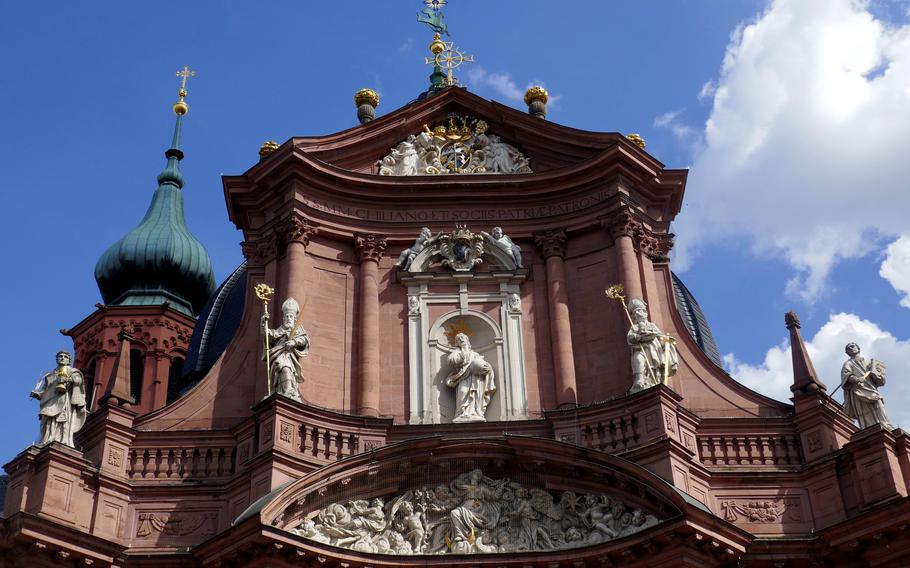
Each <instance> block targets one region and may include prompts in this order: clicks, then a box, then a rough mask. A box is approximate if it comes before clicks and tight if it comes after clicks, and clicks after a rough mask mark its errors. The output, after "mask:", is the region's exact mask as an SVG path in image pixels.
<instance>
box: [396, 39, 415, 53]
mask: <svg viewBox="0 0 910 568" xmlns="http://www.w3.org/2000/svg"><path fill="white" fill-rule="evenodd" d="M413 47H414V38H412V37H409V38H408V39H406V40H405V41H404V43H402V44H401V45H399V46H398V53H409V52H410V51H411V49H413Z"/></svg>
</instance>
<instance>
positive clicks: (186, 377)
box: [175, 262, 246, 394]
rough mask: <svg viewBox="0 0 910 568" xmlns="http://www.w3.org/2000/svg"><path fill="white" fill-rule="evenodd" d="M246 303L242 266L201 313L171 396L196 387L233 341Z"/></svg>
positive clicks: (244, 278)
mask: <svg viewBox="0 0 910 568" xmlns="http://www.w3.org/2000/svg"><path fill="white" fill-rule="evenodd" d="M245 302H246V262H243V263H242V264H241V265H240V266H238V267H237V268H236V269H235V270H234V272H233V273H231V275H230V276H228V278H227V280H225V281H224V282H223V283H222V284H221V286H220V287H219V288H218V290H217V291H216V292H215V293H214V294H213V295H212V297H211V299H210V300H209V302H208V304H206V306H205V307H204V308H203V309H202V313H201V314H199V318H198V319H197V320H196V327H195V328H194V329H193V336H192V337H191V338H190V345H189V348H188V349H187V354H186V362H185V363H184V364H183V376H182V377H181V379H180V386H179V387H178V388H177V392H176V393H175V394H180V393H182V392H185V391H186V390H187V389H189V388H190V387H192V386H193V385H194V384H196V383H197V382H198V381H199V379H201V378H202V377H203V376H205V374H206V373H207V372H208V370H209V369H211V368H212V365H214V364H215V361H217V360H218V358H219V357H221V354H222V353H224V350H225V349H226V348H227V346H228V343H230V342H231V339H233V338H234V334H235V333H236V332H237V328H238V327H239V326H240V318H241V317H242V316H243V308H244V304H245Z"/></svg>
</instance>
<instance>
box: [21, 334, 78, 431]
mask: <svg viewBox="0 0 910 568" xmlns="http://www.w3.org/2000/svg"><path fill="white" fill-rule="evenodd" d="M71 362H72V356H71V355H70V354H69V352H68V351H59V352H57V368H56V369H54V370H53V371H51V372H49V373H46V374H45V375H44V376H42V377H41V379H39V380H38V384H37V385H35V388H34V390H32V392H31V396H32V397H33V398H37V399H38V400H39V401H40V403H41V410H40V412H39V413H38V418H39V419H40V420H41V441H40V442H39V445H42V446H44V445H46V444H49V443H51V442H60V443H61V444H64V445H67V446H69V447H71V448H74V447H75V445H74V444H73V434H75V433H76V432H78V431H79V429H80V428H82V425H83V424H84V423H85V416H86V413H87V410H86V404H85V380H84V378H83V377H82V373H81V372H80V371H79V370H78V369H74V368H73V367H70V363H71Z"/></svg>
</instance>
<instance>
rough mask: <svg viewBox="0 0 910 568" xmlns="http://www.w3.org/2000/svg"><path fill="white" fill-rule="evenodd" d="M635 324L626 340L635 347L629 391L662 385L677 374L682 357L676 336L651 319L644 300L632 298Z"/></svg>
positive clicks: (632, 347)
mask: <svg viewBox="0 0 910 568" xmlns="http://www.w3.org/2000/svg"><path fill="white" fill-rule="evenodd" d="M629 315H630V317H631V318H632V327H631V328H629V333H627V334H626V341H627V342H628V343H629V347H630V348H631V349H632V388H630V389H629V392H630V393H633V392H638V391H640V390H644V389H647V388H651V387H653V386H656V385H659V384H661V383H663V382H664V381H666V380H667V379H668V378H669V377H671V376H673V375H675V374H676V370H677V369H678V367H679V357H678V355H677V353H676V345H675V342H674V339H673V338H672V337H671V336H669V335H667V334H665V333H663V332H662V331H660V328H658V327H657V326H656V325H655V324H654V323H653V322H651V321H648V305H647V304H646V303H645V302H644V300H639V299H638V298H633V299H631V300H629Z"/></svg>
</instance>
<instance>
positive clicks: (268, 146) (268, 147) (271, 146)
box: [259, 140, 279, 159]
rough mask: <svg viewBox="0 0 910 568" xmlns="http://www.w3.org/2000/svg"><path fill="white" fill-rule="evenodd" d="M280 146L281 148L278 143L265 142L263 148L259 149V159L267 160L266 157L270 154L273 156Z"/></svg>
mask: <svg viewBox="0 0 910 568" xmlns="http://www.w3.org/2000/svg"><path fill="white" fill-rule="evenodd" d="M278 146H279V144H278V142H275V141H274V140H266V141H265V142H263V143H262V146H261V147H260V148H259V158H260V159H262V158H265V157H266V156H268V155H269V154H271V153H272V152H274V151H275V150H277V149H278Z"/></svg>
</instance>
